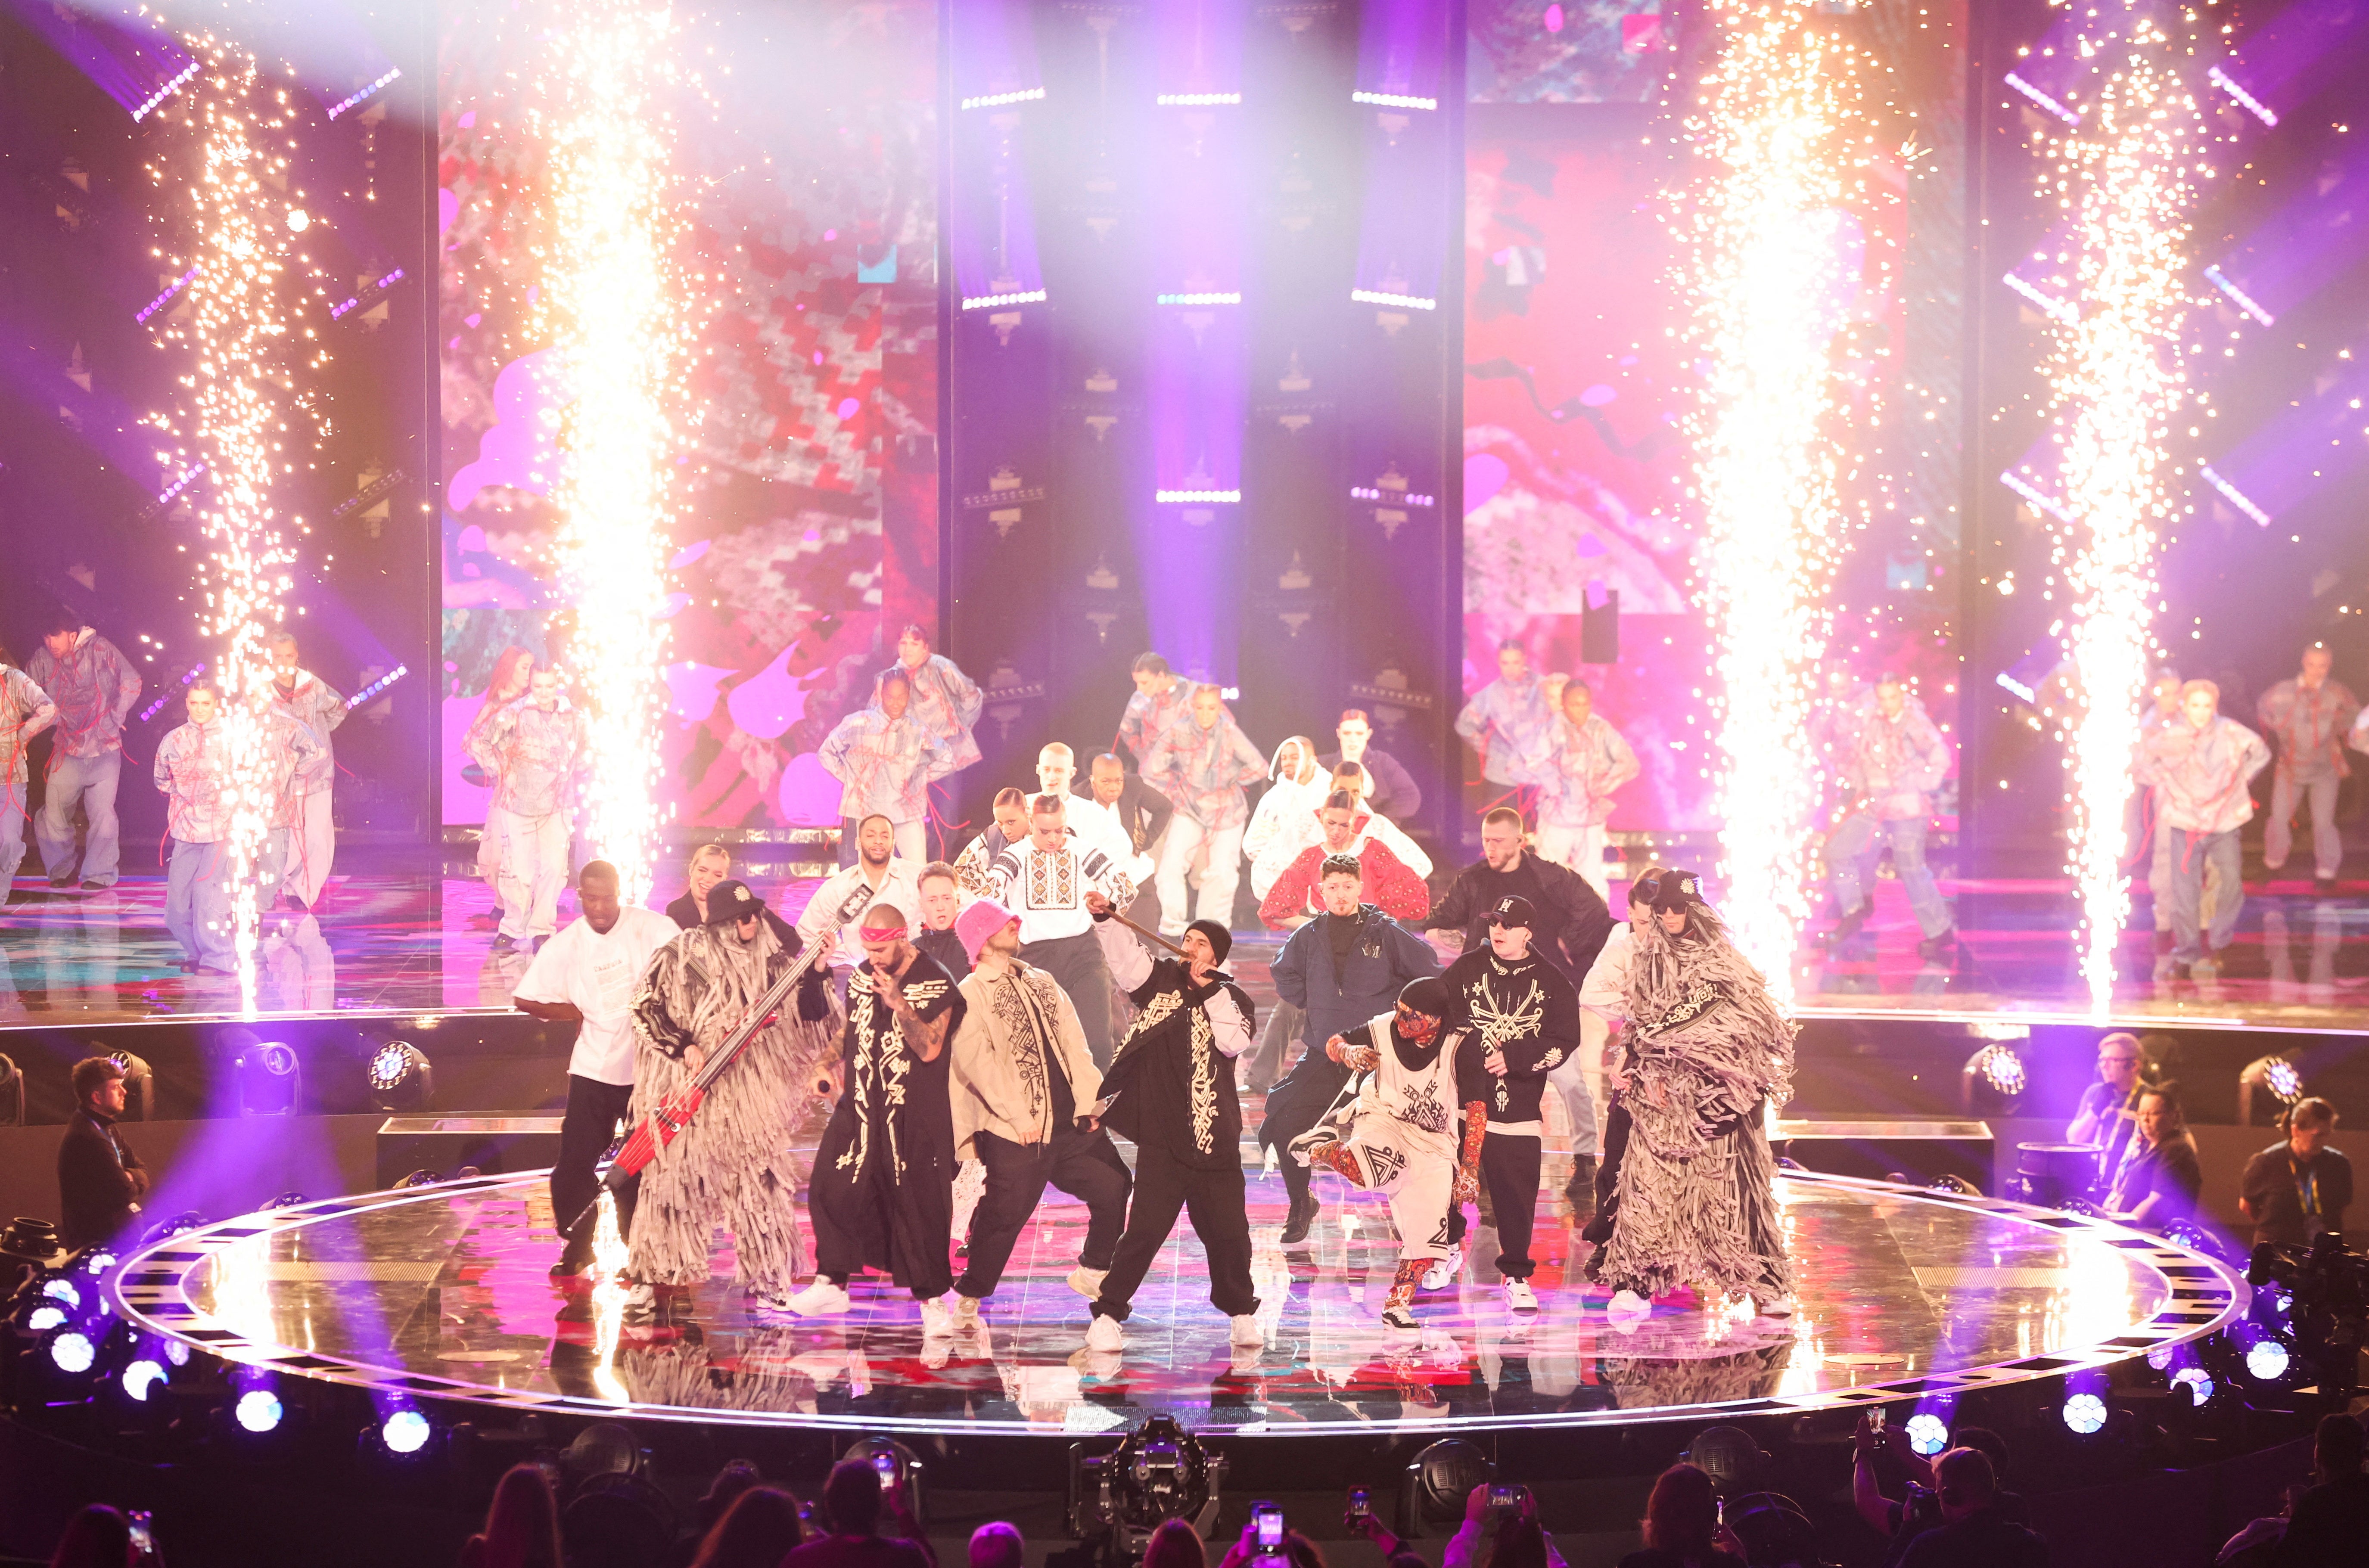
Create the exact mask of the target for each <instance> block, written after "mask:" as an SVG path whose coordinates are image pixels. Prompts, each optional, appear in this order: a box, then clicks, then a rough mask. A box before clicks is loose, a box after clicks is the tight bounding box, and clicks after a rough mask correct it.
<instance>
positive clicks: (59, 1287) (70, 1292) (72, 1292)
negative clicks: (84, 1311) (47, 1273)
mask: <svg viewBox="0 0 2369 1568" xmlns="http://www.w3.org/2000/svg"><path fill="white" fill-rule="evenodd" d="M41 1294H42V1295H44V1296H46V1297H48V1298H49V1299H51V1300H52V1301H63V1302H64V1303H65V1304H66V1305H67V1306H69V1307H72V1308H74V1309H75V1310H80V1309H81V1307H82V1292H81V1291H80V1290H78V1289H76V1288H74V1281H73V1280H71V1279H45V1280H43V1281H42V1282H41Z"/></svg>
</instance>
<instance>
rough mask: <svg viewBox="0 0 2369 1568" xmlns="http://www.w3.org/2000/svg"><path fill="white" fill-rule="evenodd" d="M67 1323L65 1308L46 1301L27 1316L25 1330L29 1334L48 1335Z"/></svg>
mask: <svg viewBox="0 0 2369 1568" xmlns="http://www.w3.org/2000/svg"><path fill="white" fill-rule="evenodd" d="M65 1321H66V1313H65V1309H64V1308H63V1307H60V1306H57V1305H55V1304H54V1303H52V1302H48V1301H44V1302H42V1303H41V1304H40V1306H38V1307H36V1308H34V1309H33V1310H31V1311H29V1312H28V1313H26V1314H25V1329H26V1332H28V1333H49V1332H50V1331H51V1330H52V1329H53V1328H55V1327H57V1326H58V1325H59V1324H60V1323H62V1322H65Z"/></svg>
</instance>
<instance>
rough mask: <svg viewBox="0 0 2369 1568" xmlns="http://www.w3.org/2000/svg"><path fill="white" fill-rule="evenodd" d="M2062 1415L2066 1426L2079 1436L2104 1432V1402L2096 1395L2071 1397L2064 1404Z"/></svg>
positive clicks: (2075, 1395)
mask: <svg viewBox="0 0 2369 1568" xmlns="http://www.w3.org/2000/svg"><path fill="white" fill-rule="evenodd" d="M2063 1414H2064V1417H2065V1425H2066V1427H2067V1428H2068V1429H2070V1430H2071V1431H2073V1432H2075V1433H2077V1434H2078V1435H2080V1436H2084V1437H2088V1436H2092V1435H2094V1434H2096V1433H2099V1432H2102V1431H2104V1430H2105V1426H2106V1402H2105V1401H2104V1400H2101V1399H2100V1398H2099V1397H2098V1396H2097V1395H2096V1394H2074V1395H2072V1396H2071V1397H2069V1398H2068V1399H2066V1402H2065V1409H2064V1412H2063Z"/></svg>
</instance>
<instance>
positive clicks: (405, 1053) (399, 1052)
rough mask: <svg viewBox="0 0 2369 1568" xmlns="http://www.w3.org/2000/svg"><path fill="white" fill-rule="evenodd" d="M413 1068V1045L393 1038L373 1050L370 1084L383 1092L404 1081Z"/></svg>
mask: <svg viewBox="0 0 2369 1568" xmlns="http://www.w3.org/2000/svg"><path fill="white" fill-rule="evenodd" d="M410 1070H411V1047H409V1046H406V1045H405V1044H404V1043H403V1042H402V1041H401V1040H393V1041H390V1042H388V1043H387V1044H385V1045H383V1046H381V1047H379V1048H378V1049H377V1050H376V1051H374V1052H372V1055H371V1060H370V1086H371V1087H372V1088H373V1089H375V1090H377V1091H378V1092H379V1093H385V1092H386V1091H388V1090H390V1089H392V1088H394V1087H395V1085H396V1084H398V1083H400V1082H403V1075H404V1074H405V1073H406V1072H408V1071H410Z"/></svg>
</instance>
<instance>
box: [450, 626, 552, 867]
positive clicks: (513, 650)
mask: <svg viewBox="0 0 2369 1568" xmlns="http://www.w3.org/2000/svg"><path fill="white" fill-rule="evenodd" d="M533 673H534V655H533V654H532V653H530V652H528V651H527V650H526V649H525V648H522V647H506V648H504V649H502V651H501V653H500V655H499V656H498V657H497V658H495V660H494V672H493V675H492V676H491V677H490V678H489V679H488V680H487V681H486V700H485V701H484V702H483V703H480V704H478V705H477V712H476V716H475V717H474V718H472V719H470V720H469V727H468V728H467V729H465V730H463V732H462V735H461V751H462V754H463V755H464V756H466V757H468V758H470V759H471V761H470V766H471V767H473V768H475V769H476V770H477V772H478V773H479V774H481V775H484V776H483V783H484V784H486V786H487V787H488V788H490V787H491V786H492V785H493V784H494V782H495V781H494V779H493V778H492V776H491V775H489V774H486V764H485V763H483V762H482V761H476V760H475V759H476V757H477V755H478V748H479V744H480V742H481V741H482V740H483V738H484V737H485V733H486V728H487V727H488V726H490V725H491V724H492V723H493V722H494V715H497V714H498V713H500V712H501V711H502V710H503V709H504V708H506V707H508V706H509V705H510V704H512V703H515V702H517V701H518V700H519V699H520V698H521V697H523V696H525V695H526V683H527V678H528V677H529V676H531V675H532V674H533ZM501 845H502V840H501V835H500V834H498V833H497V832H495V831H494V830H493V829H492V827H491V826H487V827H486V828H484V829H481V830H479V831H478V833H477V875H478V876H480V877H483V878H484V879H485V884H486V887H491V888H492V889H493V890H494V896H495V897H496V898H499V897H500V896H501V883H500V876H501V868H502V850H501Z"/></svg>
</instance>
